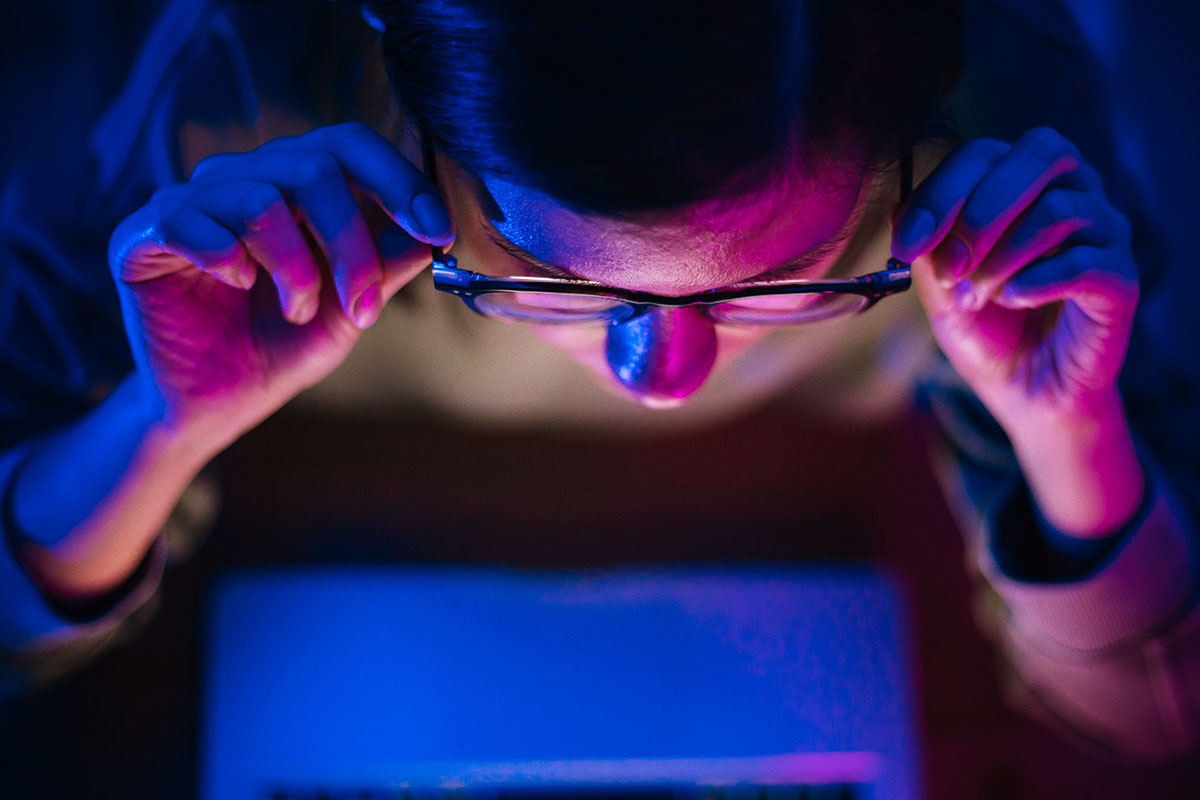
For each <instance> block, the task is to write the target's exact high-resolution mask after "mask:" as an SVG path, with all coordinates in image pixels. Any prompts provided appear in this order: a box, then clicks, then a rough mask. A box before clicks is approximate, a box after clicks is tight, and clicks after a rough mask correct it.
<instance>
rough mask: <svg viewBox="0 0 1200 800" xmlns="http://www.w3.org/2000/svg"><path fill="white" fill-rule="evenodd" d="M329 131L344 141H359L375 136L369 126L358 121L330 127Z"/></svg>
mask: <svg viewBox="0 0 1200 800" xmlns="http://www.w3.org/2000/svg"><path fill="white" fill-rule="evenodd" d="M329 130H330V131H331V132H332V133H334V134H335V135H336V136H338V137H339V138H346V139H360V138H367V137H374V136H376V135H377V134H376V133H375V131H373V130H372V129H371V127H370V126H369V125H367V124H366V123H364V122H360V121H358V120H351V121H349V122H339V123H338V124H337V125H331V126H330V128H329Z"/></svg>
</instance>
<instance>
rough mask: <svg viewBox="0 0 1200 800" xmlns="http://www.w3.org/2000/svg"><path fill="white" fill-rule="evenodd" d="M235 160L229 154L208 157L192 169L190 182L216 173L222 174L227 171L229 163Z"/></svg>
mask: <svg viewBox="0 0 1200 800" xmlns="http://www.w3.org/2000/svg"><path fill="white" fill-rule="evenodd" d="M233 159H234V156H233V155H231V154H229V153H216V154H214V155H211V156H206V157H205V158H202V159H200V160H199V161H198V162H196V166H195V167H193V168H192V174H191V175H190V176H189V177H188V180H195V179H196V178H204V177H207V176H209V175H211V174H212V173H214V172H220V171H221V170H223V169H227V168H228V166H229V163H230V162H231V161H232V160H233Z"/></svg>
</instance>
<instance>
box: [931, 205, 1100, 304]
mask: <svg viewBox="0 0 1200 800" xmlns="http://www.w3.org/2000/svg"><path fill="white" fill-rule="evenodd" d="M1115 216H1117V215H1116V214H1115V212H1113V211H1112V209H1111V208H1109V206H1108V204H1107V203H1104V202H1102V201H1101V199H1100V198H1099V197H1098V196H1097V195H1096V194H1095V193H1093V192H1080V191H1075V190H1072V189H1057V188H1052V189H1048V190H1047V191H1045V192H1044V193H1043V194H1042V195H1041V196H1040V197H1039V198H1038V199H1037V200H1035V201H1034V202H1033V205H1031V206H1030V207H1029V208H1028V209H1026V211H1025V213H1024V214H1022V215H1021V216H1020V217H1018V218H1017V220H1016V221H1015V222H1014V223H1013V224H1012V226H1011V227H1010V228H1009V230H1007V231H1006V232H1005V233H1004V235H1003V236H1001V238H1000V241H998V242H997V243H996V245H995V246H994V247H993V248H992V249H991V250H990V251H989V253H988V254H987V256H986V257H985V258H984V259H983V262H982V263H981V264H980V265H979V266H978V267H976V268H975V269H974V270H973V271H972V272H971V273H970V277H968V278H964V279H963V280H962V281H960V285H959V286H957V287H955V289H956V291H955V297H956V299H957V300H958V302H959V303H960V306H961V307H962V308H963V309H969V310H975V309H978V308H979V307H981V306H982V305H983V304H984V303H985V302H987V301H988V300H990V299H991V298H992V297H993V296H994V295H995V294H996V293H997V292H998V291H999V290H1000V288H1001V286H1002V285H1003V284H1004V282H1005V281H1007V280H1008V279H1009V278H1010V277H1012V276H1013V275H1015V274H1017V273H1018V272H1019V271H1020V270H1021V269H1023V268H1024V267H1025V266H1026V265H1028V264H1030V263H1032V262H1033V261H1035V260H1037V259H1039V258H1043V257H1046V256H1047V255H1049V254H1050V253H1051V251H1053V250H1055V249H1060V248H1064V247H1074V246H1079V245H1087V246H1092V247H1105V246H1107V245H1109V244H1111V243H1112V242H1113V237H1114V235H1115V232H1114V227H1115V223H1114V221H1113V220H1112V218H1113V217H1115Z"/></svg>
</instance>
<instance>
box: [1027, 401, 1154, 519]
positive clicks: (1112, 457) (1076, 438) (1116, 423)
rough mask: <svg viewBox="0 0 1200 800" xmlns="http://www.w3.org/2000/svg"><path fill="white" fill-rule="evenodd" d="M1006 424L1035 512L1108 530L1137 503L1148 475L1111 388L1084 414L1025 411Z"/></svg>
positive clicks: (1126, 517) (1138, 503)
mask: <svg viewBox="0 0 1200 800" xmlns="http://www.w3.org/2000/svg"><path fill="white" fill-rule="evenodd" d="M1004 428H1005V430H1006V432H1007V433H1008V434H1009V438H1010V439H1011V440H1012V444H1013V448H1014V450H1015V452H1016V456H1017V460H1018V462H1019V463H1020V466H1021V471H1022V473H1023V474H1024V476H1025V480H1026V482H1027V484H1028V485H1029V490H1030V492H1031V494H1032V496H1033V499H1034V502H1035V503H1036V504H1037V507H1038V510H1039V511H1040V512H1041V514H1042V516H1043V517H1044V518H1045V519H1046V521H1047V522H1048V523H1050V524H1051V525H1052V526H1054V528H1055V529H1056V530H1058V531H1060V532H1061V533H1064V534H1067V535H1069V536H1076V537H1080V538H1094V537H1101V536H1105V535H1108V534H1110V533H1113V532H1115V531H1117V530H1119V529H1120V528H1121V526H1123V525H1124V524H1125V523H1126V522H1128V521H1129V519H1130V518H1131V517H1132V516H1133V515H1134V513H1135V512H1136V510H1137V509H1138V506H1139V505H1140V504H1141V501H1142V496H1143V492H1144V491H1145V475H1144V473H1143V471H1142V466H1141V464H1140V463H1139V461H1138V456H1137V451H1136V449H1135V447H1134V443H1133V436H1132V434H1131V432H1130V429H1129V422H1128V420H1127V418H1126V416H1125V410H1124V407H1123V405H1122V403H1121V398H1120V396H1119V395H1118V394H1117V392H1116V390H1115V389H1114V390H1112V391H1111V392H1110V393H1108V394H1107V395H1105V396H1104V397H1102V398H1101V399H1100V400H1099V401H1098V402H1097V403H1095V404H1093V405H1092V406H1091V408H1090V409H1089V411H1088V412H1087V413H1086V414H1071V415H1068V414H1047V415H1045V416H1042V417H1039V416H1037V415H1033V414H1030V415H1028V416H1026V417H1024V418H1022V419H1020V420H1014V421H1012V422H1009V423H1007V424H1004Z"/></svg>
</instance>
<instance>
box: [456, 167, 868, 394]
mask: <svg viewBox="0 0 1200 800" xmlns="http://www.w3.org/2000/svg"><path fill="white" fill-rule="evenodd" d="M441 167H442V174H443V175H444V176H445V177H444V178H443V180H442V188H443V189H444V191H445V192H446V195H447V201H448V203H449V205H450V207H451V209H452V211H453V214H454V217H455V218H456V219H457V220H461V221H462V224H461V225H460V227H459V240H458V242H457V243H456V250H455V254H456V255H460V253H462V252H465V253H466V257H465V258H462V259H461V260H462V265H463V266H464V267H470V268H472V269H475V270H476V271H479V272H482V273H484V274H488V275H526V274H539V273H538V271H537V269H536V268H531V266H530V264H529V263H528V262H527V261H525V260H523V259H522V258H521V257H518V256H516V255H513V254H511V253H510V252H508V251H507V250H506V249H504V248H502V247H501V246H499V245H498V244H497V243H496V242H495V241H494V238H495V237H496V236H497V235H498V236H500V237H503V239H505V240H507V242H508V243H511V244H513V245H516V246H517V247H519V248H520V249H521V250H523V251H525V252H526V253H528V254H529V255H531V256H533V257H534V258H535V259H537V260H538V261H541V262H545V263H546V264H550V265H553V266H554V267H556V268H558V269H559V270H562V271H563V272H565V273H568V274H569V275H570V276H574V277H579V278H584V279H586V280H591V281H595V282H598V283H602V284H606V285H610V286H620V287H623V288H627V289H635V290H640V291H645V292H652V293H655V294H663V295H683V294H689V293H693V292H701V291H705V290H708V289H714V288H721V287H726V286H729V285H731V284H735V283H740V282H743V281H748V280H752V279H755V278H758V277H759V276H760V275H762V274H763V273H766V272H770V271H771V270H772V269H773V268H776V267H778V266H780V265H783V264H786V263H788V262H790V261H792V260H793V259H796V258H798V257H800V256H803V255H805V254H807V253H809V252H810V251H812V250H814V249H816V248H821V247H823V246H824V245H827V244H829V243H830V242H831V240H837V239H839V238H842V239H843V240H842V241H834V242H833V244H832V248H831V249H830V250H829V252H828V253H827V254H825V255H824V256H823V257H821V258H820V259H819V260H818V261H817V262H816V263H814V264H813V265H812V266H810V267H809V268H807V269H805V270H804V271H803V272H798V273H796V274H795V275H794V276H793V277H805V278H818V277H822V276H825V275H826V274H828V273H829V271H830V269H831V268H832V266H833V264H834V262H835V261H836V260H837V257H838V255H839V254H840V253H841V252H842V250H843V249H844V248H845V246H846V240H847V239H848V237H845V238H843V237H839V234H840V233H843V232H851V231H853V228H854V223H855V222H856V220H857V218H858V216H859V215H860V213H861V211H862V208H863V205H864V203H865V202H866V201H867V198H866V194H867V192H866V189H867V187H868V182H867V181H866V180H865V179H864V175H863V172H862V170H861V168H858V167H856V166H849V165H847V166H838V167H830V168H829V169H827V170H824V171H823V172H822V173H821V174H819V175H811V174H808V173H806V172H805V171H803V170H801V169H799V168H798V167H796V168H794V169H793V171H791V172H790V173H785V174H782V175H780V176H779V177H778V178H777V179H776V180H775V181H774V182H773V183H772V184H770V185H768V186H764V187H759V189H758V190H757V191H754V192H753V193H750V194H747V195H745V196H742V197H734V198H722V199H721V200H719V201H713V202H706V203H700V204H696V205H693V206H689V207H686V208H682V209H675V210H671V211H670V212H668V213H665V214H664V213H661V212H659V213H656V214H654V215H653V216H650V215H647V214H642V215H636V214H635V215H632V216H631V218H629V219H614V218H611V217H601V216H594V215H583V214H578V213H575V212H573V211H571V210H569V209H567V208H565V207H564V206H563V205H562V204H560V203H559V202H558V201H556V200H555V199H554V198H552V197H549V196H547V195H545V194H542V193H541V192H538V191H536V190H534V189H530V188H529V187H525V186H521V185H518V184H515V183H513V182H511V181H506V180H503V179H500V178H495V177H485V178H483V179H475V178H472V177H470V176H468V175H466V174H464V173H463V172H462V171H461V170H459V169H457V167H456V166H455V165H454V164H452V163H450V162H448V161H446V160H445V159H442V164H441ZM880 266H882V265H880ZM532 327H533V328H534V330H536V331H537V333H538V334H539V335H540V336H542V337H543V338H545V339H547V340H548V341H550V342H552V343H553V344H555V345H557V346H558V347H559V348H561V349H562V350H564V351H565V352H566V353H567V354H568V355H570V356H571V357H572V358H574V359H575V360H576V361H578V362H580V363H581V364H583V365H584V366H586V367H588V368H589V369H590V370H591V371H592V372H593V373H594V374H595V375H596V377H597V378H598V379H599V380H600V381H601V382H603V383H604V384H605V385H607V386H609V387H610V388H612V389H613V390H614V391H616V392H618V393H619V394H622V395H624V396H626V397H628V398H630V399H632V400H635V401H637V402H640V403H642V404H644V405H647V406H650V407H653V408H670V407H674V406H677V405H680V404H682V403H683V402H685V401H686V400H687V399H688V398H689V397H690V396H691V395H692V394H694V393H695V392H696V391H699V390H700V389H701V387H702V386H703V384H704V380H705V378H707V376H708V375H709V374H710V373H711V372H712V371H713V370H714V369H715V368H716V367H717V366H718V365H719V364H721V363H722V362H724V361H727V360H729V359H731V358H734V357H736V356H737V355H738V354H739V353H740V352H742V350H744V349H745V347H746V346H748V345H749V344H751V343H752V342H753V341H755V340H756V339H758V338H760V337H761V336H763V335H764V334H765V333H766V330H767V329H766V328H762V327H747V326H733V325H723V324H714V323H713V322H712V321H711V320H709V319H708V317H706V316H705V315H704V314H702V313H701V312H700V311H698V310H696V309H694V308H684V309H663V308H659V309H654V310H652V311H651V312H650V313H649V314H647V315H645V316H644V317H641V318H638V319H635V320H632V321H630V322H627V323H625V324H623V325H618V326H610V327H606V326H603V325H599V326H597V325H586V326H577V325H571V326H555V325H543V326H532Z"/></svg>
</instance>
